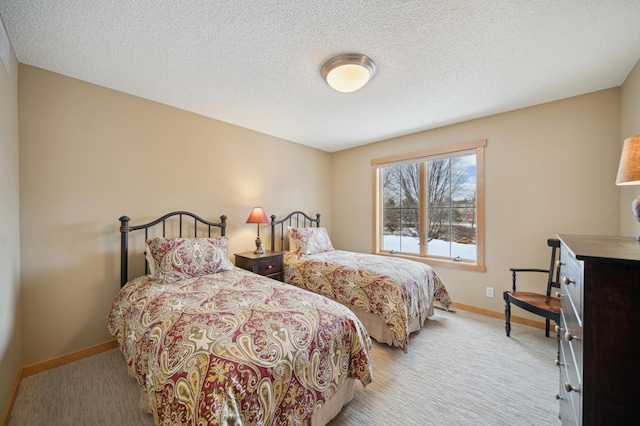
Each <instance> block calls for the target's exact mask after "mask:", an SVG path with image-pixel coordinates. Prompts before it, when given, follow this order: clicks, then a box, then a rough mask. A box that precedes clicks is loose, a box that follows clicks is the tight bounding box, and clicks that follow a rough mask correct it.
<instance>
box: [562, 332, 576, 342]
mask: <svg viewBox="0 0 640 426" xmlns="http://www.w3.org/2000/svg"><path fill="white" fill-rule="evenodd" d="M564 340H566V341H567V342H570V341H572V340H580V337H578V336H574V335H573V334H571V332H570V331H568V330H567V332H566V333H564Z"/></svg>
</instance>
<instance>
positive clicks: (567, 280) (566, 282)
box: [562, 277, 576, 285]
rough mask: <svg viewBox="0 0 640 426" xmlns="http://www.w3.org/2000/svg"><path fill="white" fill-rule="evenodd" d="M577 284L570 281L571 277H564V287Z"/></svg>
mask: <svg viewBox="0 0 640 426" xmlns="http://www.w3.org/2000/svg"><path fill="white" fill-rule="evenodd" d="M575 283H576V282H575V281H573V280H570V279H569V277H562V284H564V285H569V284H575Z"/></svg>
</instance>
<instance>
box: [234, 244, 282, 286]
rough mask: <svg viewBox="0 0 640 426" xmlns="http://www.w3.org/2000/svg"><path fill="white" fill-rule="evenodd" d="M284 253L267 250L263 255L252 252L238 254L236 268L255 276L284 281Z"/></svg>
mask: <svg viewBox="0 0 640 426" xmlns="http://www.w3.org/2000/svg"><path fill="white" fill-rule="evenodd" d="M283 255H284V253H283V252H279V251H271V250H265V251H264V253H263V254H255V253H254V252H252V251H248V252H245V253H236V254H235V256H236V266H237V267H238V268H242V269H246V270H247V271H251V272H253V273H254V274H258V275H264V276H265V277H269V278H273V279H274V280H279V281H282V257H283Z"/></svg>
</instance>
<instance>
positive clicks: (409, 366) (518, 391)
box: [8, 310, 560, 426]
mask: <svg viewBox="0 0 640 426" xmlns="http://www.w3.org/2000/svg"><path fill="white" fill-rule="evenodd" d="M512 327H513V328H512V331H511V337H506V335H505V332H504V321H503V320H500V319H496V318H490V317H486V316H483V315H478V314H474V313H470V312H465V311H458V312H456V313H452V312H446V311H440V310H437V311H436V315H435V316H434V317H432V318H430V319H429V320H428V321H427V322H426V323H425V326H424V327H423V329H422V330H421V331H419V332H417V333H414V334H412V335H411V338H410V341H409V352H408V353H403V352H402V351H400V350H398V349H397V348H391V347H388V346H386V345H381V344H378V343H376V342H373V353H372V359H373V371H374V377H373V382H372V383H371V384H369V385H368V386H367V387H366V388H363V387H362V386H361V385H359V387H358V390H357V392H356V396H355V398H354V399H353V400H352V401H351V402H350V403H349V404H348V405H347V406H346V407H344V409H343V410H342V412H340V414H338V416H337V417H336V418H334V419H333V420H332V421H331V422H330V423H329V425H330V426H341V425H371V426H378V425H379V426H383V425H384V426H389V425H420V426H429V425H491V426H499V425H535V426H542V425H553V426H559V425H560V420H559V419H558V402H557V401H556V400H555V398H554V396H555V394H556V393H557V391H558V386H559V378H558V375H559V372H558V368H557V367H556V366H555V364H554V360H555V358H556V352H557V350H556V340H555V338H546V337H544V331H542V330H540V329H536V328H531V327H527V326H523V325H519V324H513V325H512ZM138 397H139V393H138V387H137V384H136V382H135V380H134V379H133V378H131V377H129V376H128V375H127V371H126V365H125V363H124V360H123V358H122V355H121V354H120V351H119V350H118V349H114V350H110V351H107V352H104V353H102V354H98V355H95V356H92V357H89V358H86V359H82V360H80V361H76V362H73V363H70V364H67V365H64V366H61V367H58V368H55V369H52V370H49V371H45V372H43V373H40V374H37V375H34V376H30V377H26V378H25V379H23V380H22V382H21V384H20V388H19V390H18V394H17V396H16V401H15V405H14V408H13V411H12V414H11V417H10V418H9V423H8V425H9V426H39V425H43V426H44V425H47V426H57V425H95V426H101V425H105V426H111V425H129V426H137V425H153V418H152V417H151V415H149V414H147V413H145V412H142V411H140V409H139V408H138Z"/></svg>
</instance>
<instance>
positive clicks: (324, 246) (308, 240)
mask: <svg viewBox="0 0 640 426" xmlns="http://www.w3.org/2000/svg"><path fill="white" fill-rule="evenodd" d="M288 231H289V238H290V241H293V243H294V244H295V247H296V253H297V254H314V253H323V252H325V251H332V250H333V249H334V248H333V245H331V239H329V234H328V233H327V230H326V229H325V228H293V227H291V226H289V227H288ZM290 247H291V245H290Z"/></svg>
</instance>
